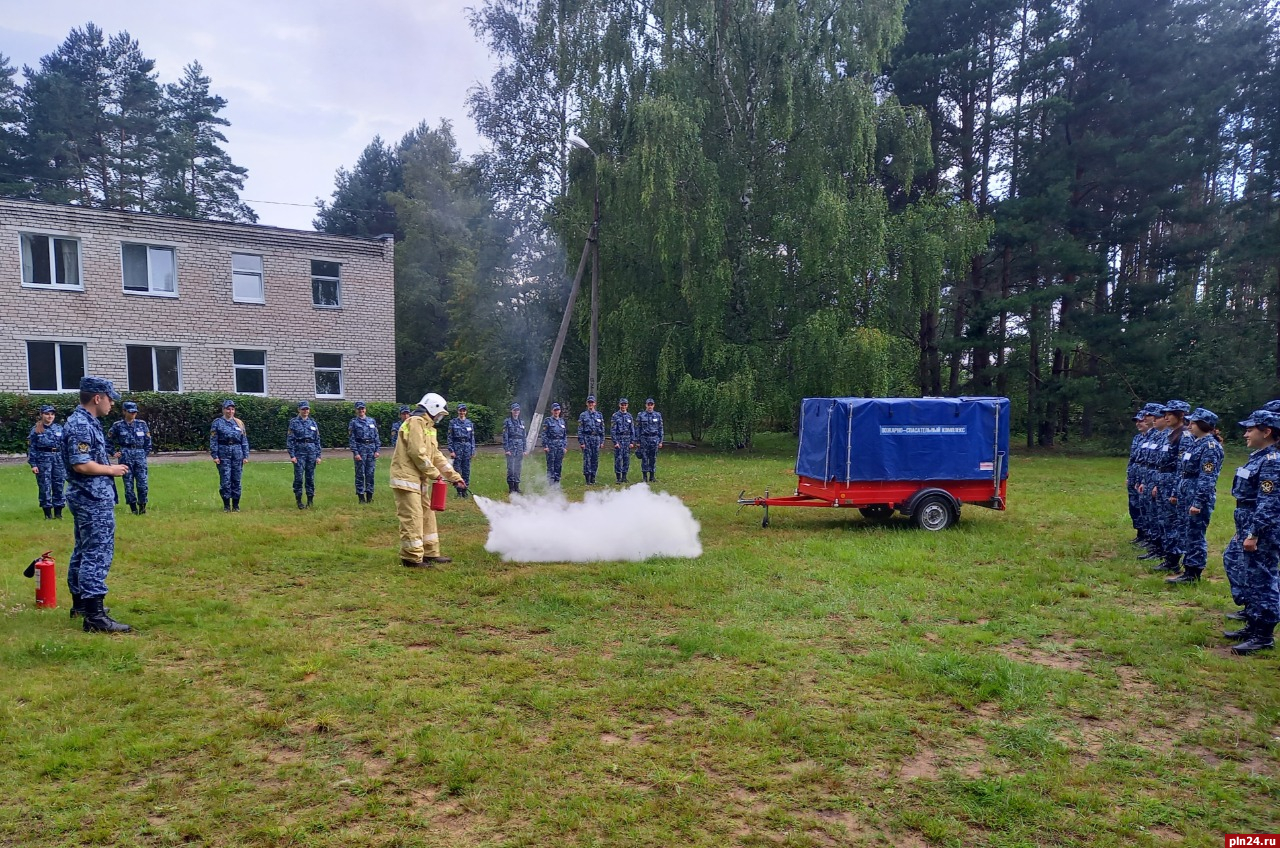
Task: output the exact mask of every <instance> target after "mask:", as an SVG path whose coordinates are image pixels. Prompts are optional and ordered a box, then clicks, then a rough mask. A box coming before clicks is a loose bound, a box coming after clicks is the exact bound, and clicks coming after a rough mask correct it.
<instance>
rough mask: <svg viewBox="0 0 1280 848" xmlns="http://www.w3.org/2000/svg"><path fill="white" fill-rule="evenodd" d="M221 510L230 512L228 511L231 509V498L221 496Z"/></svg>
mask: <svg viewBox="0 0 1280 848" xmlns="http://www.w3.org/2000/svg"><path fill="white" fill-rule="evenodd" d="M222 511H223V512H230V511H231V498H223V499H222Z"/></svg>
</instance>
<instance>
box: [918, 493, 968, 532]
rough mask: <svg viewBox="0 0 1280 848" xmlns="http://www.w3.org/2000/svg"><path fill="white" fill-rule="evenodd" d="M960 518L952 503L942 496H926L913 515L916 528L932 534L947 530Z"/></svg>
mask: <svg viewBox="0 0 1280 848" xmlns="http://www.w3.org/2000/svg"><path fill="white" fill-rule="evenodd" d="M958 517H959V516H957V515H956V513H955V511H954V510H953V509H952V508H951V504H950V502H949V501H948V500H947V499H946V498H945V497H943V496H942V495H925V496H924V497H923V498H921V499H920V502H919V503H917V504H916V505H915V510H914V511H913V512H912V513H911V518H912V520H913V521H915V524H916V526H917V527H919V528H920V529H921V530H928V531H930V532H936V531H938V530H946V529H947V528H948V527H950V526H951V525H952V524H955V523H956V518H958Z"/></svg>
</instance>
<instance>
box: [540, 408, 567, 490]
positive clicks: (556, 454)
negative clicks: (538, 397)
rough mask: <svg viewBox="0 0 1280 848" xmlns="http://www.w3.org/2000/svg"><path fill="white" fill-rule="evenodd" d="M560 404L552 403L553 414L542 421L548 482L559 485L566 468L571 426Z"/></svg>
mask: <svg viewBox="0 0 1280 848" xmlns="http://www.w3.org/2000/svg"><path fill="white" fill-rule="evenodd" d="M562 414H563V412H562V410H561V409H560V404H558V403H553V404H551V416H550V417H549V418H547V419H546V420H545V421H543V422H542V438H541V441H542V452H543V453H545V454H546V455H547V482H548V483H551V484H554V485H559V484H560V474H561V472H562V471H563V469H564V452H565V451H566V450H567V449H568V447H569V427H568V425H566V424H565V421H564V419H563V418H562V417H561V415H562Z"/></svg>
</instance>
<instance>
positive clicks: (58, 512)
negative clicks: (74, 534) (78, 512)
mask: <svg viewBox="0 0 1280 848" xmlns="http://www.w3.org/2000/svg"><path fill="white" fill-rule="evenodd" d="M53 517H54V518H56V519H58V520H59V521H61V520H62V507H60V506H55V507H54V508H53Z"/></svg>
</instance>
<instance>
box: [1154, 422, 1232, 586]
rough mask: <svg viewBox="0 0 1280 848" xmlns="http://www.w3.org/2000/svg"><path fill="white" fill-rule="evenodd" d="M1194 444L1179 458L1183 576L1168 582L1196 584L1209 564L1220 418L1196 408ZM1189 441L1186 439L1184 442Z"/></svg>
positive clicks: (1219, 463)
mask: <svg viewBox="0 0 1280 848" xmlns="http://www.w3.org/2000/svg"><path fill="white" fill-rule="evenodd" d="M1187 422H1188V423H1189V424H1190V427H1191V436H1192V438H1193V441H1192V442H1191V444H1190V445H1186V446H1185V448H1184V450H1183V452H1182V455H1181V456H1180V457H1179V458H1178V478H1179V479H1178V489H1177V508H1178V510H1179V511H1180V512H1184V513H1186V516H1187V517H1186V518H1185V519H1184V526H1185V528H1186V529H1185V537H1184V539H1183V543H1182V551H1183V555H1184V559H1183V562H1182V569H1183V570H1182V573H1181V574H1179V575H1178V576H1177V577H1169V578H1166V579H1165V582H1166V583H1195V582H1196V581H1198V580H1199V579H1200V575H1201V573H1203V572H1204V567H1205V563H1206V562H1208V556H1209V545H1208V542H1207V541H1206V540H1205V535H1206V534H1207V533H1208V532H1209V521H1210V519H1211V518H1212V517H1213V507H1214V506H1215V504H1216V503H1217V500H1218V495H1217V487H1218V473H1219V472H1220V471H1221V470H1222V439H1221V438H1220V437H1219V436H1218V416H1216V415H1214V414H1213V413H1212V412H1210V411H1209V410H1207V409H1203V408H1200V407H1197V408H1196V410H1195V411H1194V412H1192V413H1191V414H1190V415H1188V416H1187ZM1183 442H1184V443H1185V442H1186V439H1185V438H1184V439H1183Z"/></svg>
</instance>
